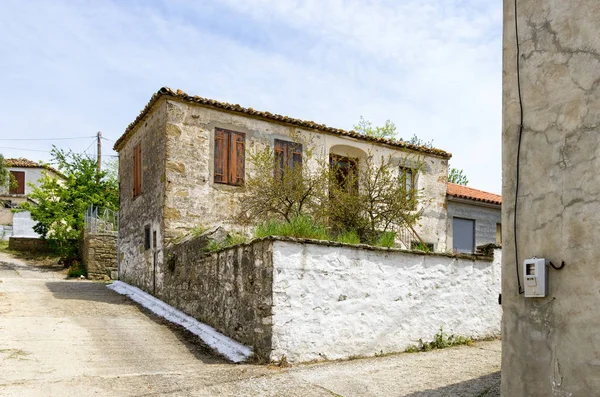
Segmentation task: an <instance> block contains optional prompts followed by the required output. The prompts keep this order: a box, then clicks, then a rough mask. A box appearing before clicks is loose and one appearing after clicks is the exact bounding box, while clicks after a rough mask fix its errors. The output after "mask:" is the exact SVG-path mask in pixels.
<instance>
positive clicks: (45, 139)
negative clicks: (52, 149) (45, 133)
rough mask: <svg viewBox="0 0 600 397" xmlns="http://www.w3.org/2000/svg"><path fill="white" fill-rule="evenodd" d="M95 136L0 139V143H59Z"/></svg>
mask: <svg viewBox="0 0 600 397" xmlns="http://www.w3.org/2000/svg"><path fill="white" fill-rule="evenodd" d="M89 138H95V136H77V137H70V138H0V141H60V140H67V139H89Z"/></svg>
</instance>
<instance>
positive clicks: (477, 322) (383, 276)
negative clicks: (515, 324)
mask: <svg viewBox="0 0 600 397" xmlns="http://www.w3.org/2000/svg"><path fill="white" fill-rule="evenodd" d="M204 246H205V241H203V240H201V239H198V238H197V239H193V240H190V241H186V242H183V243H181V244H179V245H175V246H173V247H168V248H167V249H166V256H165V258H166V263H165V270H164V275H163V278H162V283H161V284H160V285H159V286H157V287H156V291H155V292H154V294H155V296H157V297H158V298H160V299H162V300H163V301H165V302H167V303H168V304H170V305H172V306H174V307H176V308H178V309H180V310H182V311H183V312H185V313H187V314H188V315H191V316H193V317H195V318H197V319H199V320H200V321H202V322H204V323H206V324H209V325H211V326H213V327H215V328H216V329H217V330H219V331H220V332H222V333H224V334H225V335H227V336H229V337H231V338H233V339H235V340H237V341H239V342H241V343H244V344H246V345H249V346H252V347H253V349H254V352H255V354H256V356H257V357H258V358H260V359H262V360H265V361H277V360H280V359H281V358H282V357H283V356H284V355H285V356H286V358H287V360H288V361H290V362H303V361H312V360H324V359H342V358H349V357H352V356H357V355H361V356H372V355H375V354H381V353H390V352H400V351H404V350H405V349H406V348H407V347H408V346H409V345H416V344H418V341H419V339H423V340H432V339H433V337H434V335H435V334H436V333H437V332H439V329H440V327H443V328H444V331H445V332H447V333H449V334H456V335H463V336H471V337H475V338H478V337H487V336H497V335H499V333H500V316H501V307H500V306H499V305H498V294H499V292H500V250H495V251H494V253H495V256H494V260H492V258H490V257H481V256H467V255H456V256H454V255H444V254H423V253H412V252H406V251H401V250H397V249H394V250H390V249H380V248H372V247H371V248H366V247H364V246H361V247H358V246H350V245H347V244H339V243H329V242H315V241H307V240H296V239H264V240H255V241H254V242H252V243H249V244H246V245H241V246H236V247H232V248H229V249H225V250H222V251H220V252H217V253H212V254H205V253H203V248H204ZM142 287H143V288H144V289H146V290H150V291H152V289H153V286H152V284H151V283H149V284H145V285H142Z"/></svg>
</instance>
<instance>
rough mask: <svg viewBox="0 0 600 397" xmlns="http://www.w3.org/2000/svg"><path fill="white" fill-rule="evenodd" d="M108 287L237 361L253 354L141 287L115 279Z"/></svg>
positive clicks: (248, 349)
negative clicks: (181, 327)
mask: <svg viewBox="0 0 600 397" xmlns="http://www.w3.org/2000/svg"><path fill="white" fill-rule="evenodd" d="M107 287H108V288H110V289H112V290H113V291H115V292H118V293H119V294H122V295H127V296H128V297H129V298H131V299H132V300H134V301H135V302H137V303H139V304H140V305H142V306H144V307H145V308H147V309H149V310H150V311H152V312H153V313H155V314H157V315H159V316H161V317H163V318H165V319H166V320H168V321H170V322H172V323H175V324H179V325H181V326H183V327H184V328H185V329H187V330H188V331H190V332H192V333H193V334H195V335H198V336H199V337H200V339H202V341H203V342H204V343H206V344H207V345H208V346H210V347H211V348H213V349H215V350H216V351H218V352H219V353H220V354H222V355H223V356H225V357H226V358H228V359H229V360H231V361H233V362H235V363H239V362H243V361H246V360H247V359H248V358H250V357H251V356H252V349H251V348H249V347H248V346H244V345H242V344H241V343H239V342H236V341H234V340H233V339H231V338H229V337H227V336H225V335H223V334H221V333H219V332H218V331H217V330H215V329H214V328H213V327H211V326H209V325H206V324H203V323H201V322H200V321H198V320H196V319H195V318H193V317H190V316H188V315H187V314H185V313H183V312H181V311H179V310H177V309H175V308H174V307H173V306H170V305H168V304H166V303H165V302H163V301H161V300H160V299H157V298H155V297H153V296H152V295H150V294H147V293H146V292H144V291H142V290H141V289H139V288H136V287H134V286H132V285H129V284H127V283H124V282H122V281H115V282H114V283H112V284H110V285H108V286H107Z"/></svg>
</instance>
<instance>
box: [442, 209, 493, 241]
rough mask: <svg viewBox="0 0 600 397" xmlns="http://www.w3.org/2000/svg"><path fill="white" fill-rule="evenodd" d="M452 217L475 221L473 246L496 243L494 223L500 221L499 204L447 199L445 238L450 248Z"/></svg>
mask: <svg viewBox="0 0 600 397" xmlns="http://www.w3.org/2000/svg"><path fill="white" fill-rule="evenodd" d="M454 217H457V218H464V219H473V220H474V221H475V246H479V245H483V244H489V243H494V244H495V243H497V241H496V225H497V224H498V223H502V211H501V209H500V206H499V205H497V206H494V205H491V204H490V205H486V204H484V203H469V202H464V201H462V202H461V201H454V200H448V234H447V240H446V241H447V243H446V245H447V246H448V249H452V247H453V242H454V239H453V228H452V219H453V218H454ZM498 243H500V241H498Z"/></svg>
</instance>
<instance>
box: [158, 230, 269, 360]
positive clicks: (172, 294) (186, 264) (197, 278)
mask: <svg viewBox="0 0 600 397" xmlns="http://www.w3.org/2000/svg"><path fill="white" fill-rule="evenodd" d="M204 245H205V242H204V241H202V240H199V239H196V240H191V241H188V242H185V243H183V244H181V245H178V246H176V247H174V248H170V249H167V251H166V252H167V254H166V258H167V259H166V269H165V273H164V279H163V283H162V284H161V287H160V289H157V291H156V296H157V297H159V298H160V299H162V300H164V301H165V302H167V303H168V304H170V305H172V306H175V307H176V308H178V309H180V310H182V311H183V312H185V313H187V314H188V315H190V316H193V317H195V318H197V319H198V320H200V321H202V322H204V323H206V324H209V325H211V326H213V327H214V328H216V329H217V330H219V331H220V332H222V333H224V334H225V335H227V336H229V337H231V338H233V339H235V340H237V341H239V342H241V343H244V344H246V345H249V346H253V348H254V353H255V354H256V355H257V357H259V358H262V359H265V360H267V359H268V358H269V356H270V353H271V306H272V281H273V263H272V257H273V252H272V242H271V241H256V242H254V243H252V244H249V245H243V246H238V247H234V248H230V249H226V250H223V251H221V252H218V253H214V254H210V255H206V254H203V253H202V249H203V247H204ZM146 287H149V286H146Z"/></svg>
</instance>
